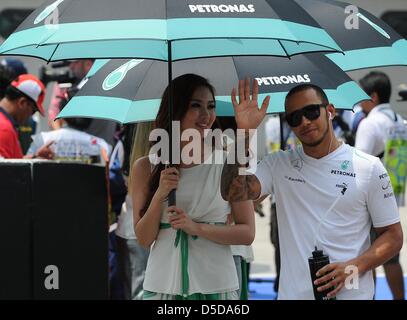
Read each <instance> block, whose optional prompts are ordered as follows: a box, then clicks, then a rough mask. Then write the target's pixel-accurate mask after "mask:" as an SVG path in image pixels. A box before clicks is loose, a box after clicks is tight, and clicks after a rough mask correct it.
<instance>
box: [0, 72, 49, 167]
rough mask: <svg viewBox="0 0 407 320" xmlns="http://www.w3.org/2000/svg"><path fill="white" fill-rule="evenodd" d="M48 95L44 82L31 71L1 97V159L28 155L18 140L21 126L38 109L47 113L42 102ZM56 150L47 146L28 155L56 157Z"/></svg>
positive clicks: (14, 82) (12, 84) (42, 113)
mask: <svg viewBox="0 0 407 320" xmlns="http://www.w3.org/2000/svg"><path fill="white" fill-rule="evenodd" d="M44 97H45V87H44V85H43V83H42V82H41V81H40V80H38V79H37V78H36V77H35V76H33V75H31V74H22V75H20V76H18V77H17V79H15V80H14V81H12V82H11V84H10V85H9V86H8V87H7V89H6V91H5V96H4V98H3V99H2V100H0V158H6V159H21V158H23V157H24V155H23V151H22V149H21V145H20V142H19V140H18V131H17V128H18V125H20V124H23V123H25V122H26V121H27V120H28V119H29V118H30V117H31V116H32V115H33V114H34V113H35V112H37V111H39V112H40V113H41V115H43V116H44V109H43V106H42V102H43V101H44ZM52 156H53V153H52V151H51V150H50V149H49V145H48V146H44V147H43V148H41V149H40V150H38V152H37V153H36V154H35V155H32V156H27V157H25V158H36V157H39V158H45V159H50V158H52Z"/></svg>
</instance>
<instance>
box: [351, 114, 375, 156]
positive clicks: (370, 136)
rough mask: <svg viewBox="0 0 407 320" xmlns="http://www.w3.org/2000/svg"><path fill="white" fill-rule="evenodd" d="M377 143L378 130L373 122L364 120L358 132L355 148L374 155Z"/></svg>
mask: <svg viewBox="0 0 407 320" xmlns="http://www.w3.org/2000/svg"><path fill="white" fill-rule="evenodd" d="M375 141H376V130H375V127H374V125H373V123H372V122H370V121H368V119H363V120H362V121H361V122H360V124H359V127H358V130H357V131H356V138H355V148H356V149H358V150H360V151H363V152H366V153H367V154H371V155H373V156H376V155H375V154H373V151H374V149H375Z"/></svg>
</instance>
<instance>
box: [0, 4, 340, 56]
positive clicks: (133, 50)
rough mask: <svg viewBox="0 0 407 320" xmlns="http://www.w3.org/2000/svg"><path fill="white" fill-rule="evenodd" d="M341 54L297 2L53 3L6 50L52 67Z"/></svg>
mask: <svg viewBox="0 0 407 320" xmlns="http://www.w3.org/2000/svg"><path fill="white" fill-rule="evenodd" d="M314 51H341V49H340V48H339V47H338V45H337V44H336V43H335V41H334V40H333V39H332V38H331V37H330V36H329V35H328V34H327V32H326V31H325V30H324V29H322V28H321V27H320V26H319V25H318V23H316V22H315V20H314V19H313V18H312V17H311V16H310V15H308V14H307V12H306V11H305V10H304V9H303V8H301V7H300V6H299V5H298V4H297V3H296V2H295V1H294V0H239V1H238V2H236V1H235V0H199V1H197V0H114V1H112V0H81V1H77V0H49V1H46V2H45V3H44V4H43V5H42V6H40V7H39V8H38V9H36V10H34V11H33V13H32V14H31V15H30V16H29V17H28V18H27V19H26V20H24V21H23V23H22V24H21V25H20V26H19V27H18V28H17V30H16V31H15V32H14V33H13V34H12V35H11V36H10V37H9V38H8V39H7V40H6V41H5V42H4V43H3V45H2V46H1V47H0V54H3V55H24V56H34V57H39V58H42V59H44V60H47V61H57V60H66V59H80V58H135V57H137V58H146V59H156V60H163V61H176V60H182V59H190V58H197V57H212V56H230V55H234V56H235V55H275V56H291V55H295V54H298V53H303V52H314Z"/></svg>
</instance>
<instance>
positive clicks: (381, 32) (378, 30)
mask: <svg viewBox="0 0 407 320" xmlns="http://www.w3.org/2000/svg"><path fill="white" fill-rule="evenodd" d="M357 16H358V17H359V18H360V19H362V20H364V21H365V22H366V23H368V24H370V25H371V26H372V28H373V29H375V30H376V31H377V32H379V33H380V34H381V35H382V36H383V37H386V38H387V39H390V36H389V34H388V33H387V32H386V31H384V30H383V28H382V27H380V26H378V25H377V24H376V23H374V22H372V21H370V19H368V18H367V17H365V16H364V15H363V14H361V13H360V12H358V13H357Z"/></svg>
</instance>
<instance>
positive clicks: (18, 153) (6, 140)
mask: <svg viewBox="0 0 407 320" xmlns="http://www.w3.org/2000/svg"><path fill="white" fill-rule="evenodd" d="M15 126H16V123H15V121H14V120H13V118H12V117H11V116H10V115H9V114H8V113H7V112H6V111H5V110H4V109H2V108H1V107H0V157H3V158H6V159H22V158H23V151H22V150H21V146H20V141H19V140H18V132H17V129H16V127H15Z"/></svg>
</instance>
